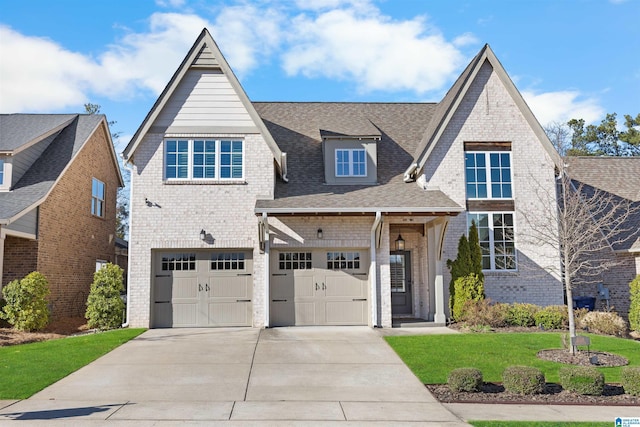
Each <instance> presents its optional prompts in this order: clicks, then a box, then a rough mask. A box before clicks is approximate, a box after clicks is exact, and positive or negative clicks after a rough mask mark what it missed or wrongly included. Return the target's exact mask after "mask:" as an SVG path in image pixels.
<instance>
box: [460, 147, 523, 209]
mask: <svg viewBox="0 0 640 427" xmlns="http://www.w3.org/2000/svg"><path fill="white" fill-rule="evenodd" d="M465 172H466V181H467V198H468V199H511V198H512V197H513V192H512V186H511V152H504V151H503V152H498V151H489V152H485V151H467V152H465Z"/></svg>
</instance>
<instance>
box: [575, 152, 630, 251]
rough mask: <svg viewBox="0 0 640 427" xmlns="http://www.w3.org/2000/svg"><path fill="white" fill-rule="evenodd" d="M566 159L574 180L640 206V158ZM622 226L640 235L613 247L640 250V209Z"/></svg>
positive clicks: (622, 249) (620, 249) (621, 249)
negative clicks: (639, 232)
mask: <svg viewBox="0 0 640 427" xmlns="http://www.w3.org/2000/svg"><path fill="white" fill-rule="evenodd" d="M565 162H566V164H567V165H568V166H567V173H568V175H569V176H570V177H571V179H572V180H574V181H577V182H579V183H582V184H585V185H586V186H588V187H591V188H594V189H598V190H601V191H605V192H607V193H610V194H613V195H615V196H617V197H620V198H622V199H626V200H629V201H631V202H633V203H632V206H634V207H635V208H636V209H640V157H595V156H594V157H566V158H565ZM622 227H623V228H624V229H629V230H631V231H630V233H636V234H635V235H634V234H631V235H632V236H634V237H632V238H629V239H627V240H625V241H624V242H622V243H620V244H617V245H616V246H615V247H614V248H613V249H614V250H617V251H629V252H640V235H638V230H640V211H638V212H636V213H635V214H633V215H631V216H630V217H629V218H628V219H627V221H626V222H625V223H624V224H623V225H622ZM636 236H637V237H636ZM620 237H622V236H620Z"/></svg>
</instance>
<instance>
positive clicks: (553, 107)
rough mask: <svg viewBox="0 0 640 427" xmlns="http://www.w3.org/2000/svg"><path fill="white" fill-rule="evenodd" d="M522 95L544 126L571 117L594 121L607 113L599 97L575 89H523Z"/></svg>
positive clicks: (567, 119)
mask: <svg viewBox="0 0 640 427" xmlns="http://www.w3.org/2000/svg"><path fill="white" fill-rule="evenodd" d="M522 96H523V97H524V99H525V101H527V104H528V105H529V107H530V108H531V111H533V114H534V115H535V116H536V118H537V119H538V121H539V122H540V124H542V125H543V126H545V125H547V124H549V123H551V122H560V123H566V122H567V121H569V120H571V119H584V121H585V122H587V123H593V122H596V121H599V120H600V119H602V117H604V114H605V110H604V108H602V106H601V105H600V104H599V102H598V100H597V99H595V98H585V97H583V96H582V95H581V93H580V92H578V91H575V90H573V91H558V92H545V93H535V92H533V91H522Z"/></svg>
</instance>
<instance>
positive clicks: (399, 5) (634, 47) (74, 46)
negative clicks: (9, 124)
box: [0, 0, 640, 149]
mask: <svg viewBox="0 0 640 427" xmlns="http://www.w3.org/2000/svg"><path fill="white" fill-rule="evenodd" d="M0 11H1V12H0V112H2V113H20V112H23V113H27V112H28V113H36V112H37V113H62V112H65V113H66V112H82V111H83V110H84V108H83V105H84V104H85V103H88V102H91V103H94V104H100V105H101V106H102V112H103V113H105V114H107V116H108V119H109V120H114V121H116V122H117V123H116V124H115V125H114V127H113V129H112V131H115V132H120V133H121V138H120V142H119V148H120V149H121V148H123V147H124V146H125V145H126V144H127V143H128V141H129V138H130V137H131V135H132V134H133V133H134V132H135V130H136V129H137V127H138V126H139V125H140V123H141V121H142V120H143V119H144V117H145V115H146V114H147V112H148V111H149V109H150V108H151V106H152V105H153V103H154V102H155V100H156V98H157V96H158V94H159V93H160V92H161V91H162V89H163V88H164V86H165V85H166V83H167V82H168V80H169V78H170V77H171V75H172V74H173V72H174V71H175V70H176V68H177V67H178V65H179V64H180V62H181V61H182V59H183V57H184V56H185V54H186V53H187V51H188V49H189V48H190V47H191V45H192V44H193V42H194V41H195V39H196V37H197V36H198V34H199V33H200V31H201V30H202V28H203V27H206V28H208V29H209V31H210V32H211V33H212V35H213V37H214V39H216V41H217V43H218V45H219V47H220V49H221V50H222V52H223V54H224V55H225V57H226V59H227V61H228V62H229V64H230V65H231V67H232V68H233V70H234V72H235V73H236V75H237V76H238V77H239V79H240V81H241V83H242V85H243V87H244V89H245V91H246V92H247V94H248V96H249V98H250V99H252V100H255V101H283V100H287V101H380V102H423V101H425V102H430V101H440V99H441V98H442V96H443V95H444V93H445V92H446V91H447V89H449V87H450V86H451V84H452V83H453V81H454V80H455V79H456V78H457V77H458V75H459V74H460V72H461V71H462V70H463V69H464V67H465V66H466V65H467V64H468V62H469V61H470V59H471V58H472V57H473V56H474V55H475V54H476V53H477V52H478V51H479V50H480V49H481V48H482V46H483V45H484V44H485V43H489V44H490V45H491V47H492V48H493V50H494V51H495V53H496V55H497V56H498V58H499V59H500V61H501V62H502V64H503V65H504V67H505V69H506V70H507V73H509V75H510V76H511V78H512V79H513V80H514V82H515V83H516V86H517V87H518V88H519V90H520V91H521V93H522V94H523V96H524V97H525V100H526V101H527V102H528V104H529V106H530V107H531V108H532V110H533V112H534V113H535V114H536V116H537V117H538V119H539V121H540V122H541V123H542V124H543V125H545V124H547V123H549V122H551V121H567V120H568V119H570V118H584V119H585V120H586V121H587V122H599V121H600V120H601V119H602V118H603V117H604V115H605V113H607V112H617V113H618V114H619V115H623V114H633V115H636V114H638V113H639V112H640V55H639V54H638V45H639V42H640V25H639V24H638V23H639V22H640V1H638V0H574V1H569V0H548V1H547V0H537V1H533V0H509V1H507V0H502V1H498V0H466V1H465V0H460V1H458V0H379V1H376V0H282V1H263V0H254V1H248V0H247V1H242V0H239V1H238V0H226V1H222V0H219V1H216V0H55V1H52V0H20V1H17V0H0Z"/></svg>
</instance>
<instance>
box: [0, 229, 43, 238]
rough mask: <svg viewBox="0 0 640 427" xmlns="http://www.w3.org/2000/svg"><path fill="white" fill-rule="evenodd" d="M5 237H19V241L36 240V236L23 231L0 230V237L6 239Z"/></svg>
mask: <svg viewBox="0 0 640 427" xmlns="http://www.w3.org/2000/svg"><path fill="white" fill-rule="evenodd" d="M6 236H13V237H19V238H21V239H29V240H36V239H37V238H38V236H37V235H35V234H33V233H25V232H24V231H16V230H11V229H8V228H2V230H0V237H6Z"/></svg>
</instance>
